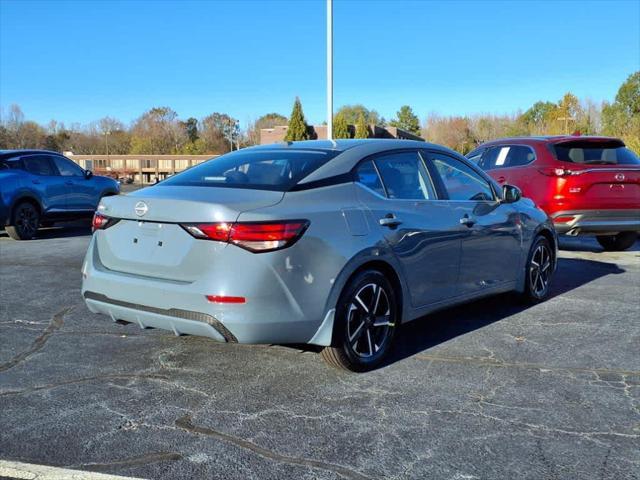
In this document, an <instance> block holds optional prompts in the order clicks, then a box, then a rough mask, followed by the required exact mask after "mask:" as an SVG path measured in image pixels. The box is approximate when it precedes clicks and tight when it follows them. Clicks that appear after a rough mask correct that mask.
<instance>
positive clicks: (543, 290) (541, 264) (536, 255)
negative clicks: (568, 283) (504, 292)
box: [523, 235, 556, 304]
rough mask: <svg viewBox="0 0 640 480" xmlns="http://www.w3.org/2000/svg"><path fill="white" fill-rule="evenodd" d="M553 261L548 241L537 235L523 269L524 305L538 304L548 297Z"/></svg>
mask: <svg viewBox="0 0 640 480" xmlns="http://www.w3.org/2000/svg"><path fill="white" fill-rule="evenodd" d="M555 261H556V259H555V258H554V252H553V249H552V248H551V244H550V243H549V240H547V239H546V238H545V237H543V236H542V235H538V236H537V237H536V239H535V240H534V242H533V244H532V245H531V250H530V251H529V256H528V258H527V265H526V267H525V268H526V270H525V279H526V280H525V289H524V293H523V299H524V300H525V302H526V303H530V304H531V303H539V302H542V301H544V300H545V299H546V298H547V297H548V296H549V292H550V290H551V281H552V279H553V272H554V264H555Z"/></svg>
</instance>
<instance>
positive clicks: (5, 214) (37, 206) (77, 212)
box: [0, 150, 120, 240]
mask: <svg viewBox="0 0 640 480" xmlns="http://www.w3.org/2000/svg"><path fill="white" fill-rule="evenodd" d="M119 192H120V185H119V184H118V182H117V181H115V180H113V179H111V178H108V177H100V176H94V175H93V174H92V173H91V171H90V170H83V169H82V168H80V167H79V166H78V165H77V164H75V163H74V162H72V161H71V160H69V159H68V158H66V157H64V156H62V155H60V154H59V153H56V152H48V151H44V150H12V151H9V150H0V228H2V227H4V228H5V230H6V232H7V233H8V234H9V236H10V237H11V238H13V239H15V240H30V239H32V238H33V237H34V235H35V234H36V232H37V230H38V228H39V227H40V226H49V225H51V224H53V223H55V222H59V221H67V220H77V219H81V218H91V216H92V215H93V213H94V212H95V210H96V208H97V206H98V203H99V202H100V199H101V198H102V197H104V196H107V195H117V194H118V193H119Z"/></svg>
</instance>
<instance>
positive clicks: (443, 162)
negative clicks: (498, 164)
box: [431, 153, 494, 201]
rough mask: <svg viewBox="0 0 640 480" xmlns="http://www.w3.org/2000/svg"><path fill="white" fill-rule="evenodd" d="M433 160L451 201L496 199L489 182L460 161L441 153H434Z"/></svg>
mask: <svg viewBox="0 0 640 480" xmlns="http://www.w3.org/2000/svg"><path fill="white" fill-rule="evenodd" d="M431 160H432V161H433V164H434V166H435V167H436V169H437V171H438V174H439V175H440V178H441V179H442V183H443V184H444V187H445V189H446V190H447V193H448V194H449V199H451V200H471V201H481V200H493V199H494V196H493V190H492V189H491V186H490V185H489V182H487V181H486V180H485V179H484V178H482V176H480V175H479V174H478V172H476V171H474V170H473V169H472V168H471V167H469V166H468V165H465V164H464V163H463V162H461V161H460V160H457V159H455V158H452V157H450V156H448V155H443V154H441V153H432V154H431Z"/></svg>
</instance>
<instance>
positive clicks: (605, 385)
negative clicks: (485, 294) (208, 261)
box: [0, 227, 640, 479]
mask: <svg viewBox="0 0 640 480" xmlns="http://www.w3.org/2000/svg"><path fill="white" fill-rule="evenodd" d="M89 238H90V237H89V234H88V232H87V230H86V228H84V227H76V228H75V229H71V230H68V231H64V232H63V231H60V230H56V229H51V230H47V231H45V232H43V233H42V234H41V239H39V240H34V241H30V242H14V241H11V240H9V239H8V238H6V237H3V236H2V235H0V308H1V311H0V338H1V339H2V340H1V341H0V461H1V460H5V461H9V460H10V461H17V462H24V463H31V464H44V465H50V466H56V467H64V468H67V469H76V470H78V469H79V470H89V471H94V472H101V473H106V474H112V475H122V476H132V477H143V478H188V477H192V478H224V479H247V478H261V479H263V478H266V479H269V478H273V479H282V478H295V479H302V478H308V479H311V478H314V479H315V478H327V479H329V478H345V479H365V478H383V477H384V478H437V479H493V478H495V479H498V478H500V479H502V478H530V479H547V478H548V479H560V478H561V479H564V478H567V479H590V478H593V479H637V478H639V477H640V248H638V246H636V248H635V249H634V250H633V251H629V252H623V253H603V252H601V251H600V249H599V248H598V247H597V244H596V243H595V242H593V241H591V240H571V241H565V242H564V244H563V245H564V247H565V248H566V249H565V250H563V251H561V258H560V263H559V270H558V273H557V277H556V281H555V284H554V289H553V298H551V299H550V300H549V301H547V302H545V303H543V304H540V305H537V306H535V307H530V308H525V307H523V306H521V305H519V304H518V303H516V302H514V299H513V297H512V296H510V295H502V296H500V297H496V298H493V299H488V300H483V301H479V302H475V303H472V304H468V305H465V306H462V307H458V308H455V309H451V310H447V311H444V312H441V313H438V314H435V315H431V316H429V317H427V318H425V319H423V320H420V321H418V322H414V323H412V324H409V325H407V326H405V327H402V328H401V330H400V332H399V345H400V346H399V348H398V349H397V353H396V355H395V358H394V361H393V362H392V363H390V365H388V366H386V367H385V368H382V369H379V370H377V371H374V372H371V373H367V374H361V375H350V374H345V373H341V372H338V371H335V370H332V369H330V368H328V367H327V366H325V365H324V363H323V362H322V361H321V359H320V358H319V356H317V355H316V354H315V353H313V352H312V351H309V350H306V349H303V350H301V349H297V348H292V347H285V346H241V345H222V344H217V343H214V342H212V341H210V340H208V339H205V338H197V337H175V336H173V335H172V334H170V333H168V332H164V331H157V330H144V331H143V330H140V329H138V328H137V327H135V326H134V325H128V326H120V325H118V324H114V323H112V322H111V321H110V320H108V319H107V318H105V317H103V316H97V315H93V314H91V313H90V312H89V311H88V310H87V308H86V307H85V306H84V304H83V302H82V301H81V299H80V293H79V289H80V265H81V261H82V257H83V254H84V251H85V249H86V247H87V245H88V242H89Z"/></svg>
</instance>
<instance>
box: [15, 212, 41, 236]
mask: <svg viewBox="0 0 640 480" xmlns="http://www.w3.org/2000/svg"><path fill="white" fill-rule="evenodd" d="M38 223H39V218H38V213H37V212H36V210H35V209H34V208H33V207H32V206H31V205H23V206H22V207H21V208H20V209H19V210H18V211H17V212H16V220H15V224H16V228H17V229H18V230H19V231H20V236H21V237H24V238H32V237H33V236H34V235H35V233H36V231H37V230H38Z"/></svg>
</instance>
